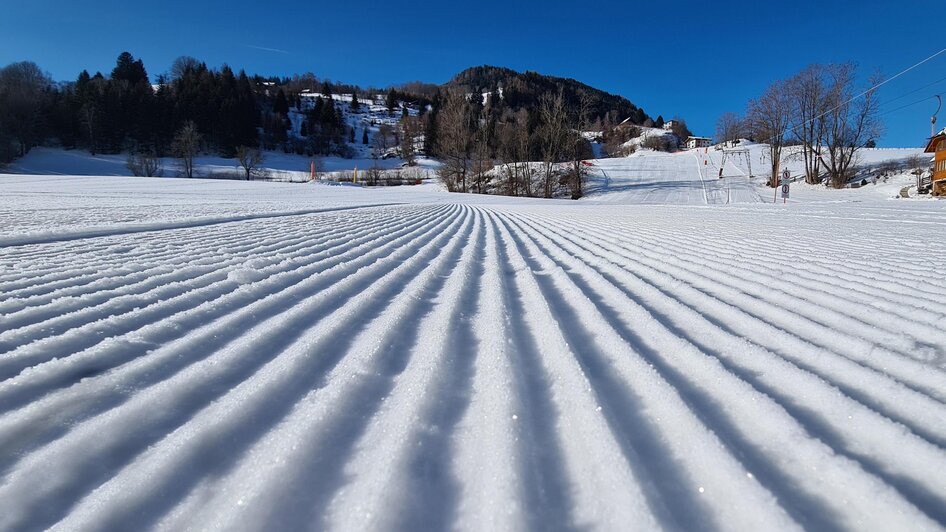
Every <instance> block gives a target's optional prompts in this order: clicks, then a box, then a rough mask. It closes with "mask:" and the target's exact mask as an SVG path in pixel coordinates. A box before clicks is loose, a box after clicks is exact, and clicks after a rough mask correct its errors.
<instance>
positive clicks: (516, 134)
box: [497, 109, 535, 196]
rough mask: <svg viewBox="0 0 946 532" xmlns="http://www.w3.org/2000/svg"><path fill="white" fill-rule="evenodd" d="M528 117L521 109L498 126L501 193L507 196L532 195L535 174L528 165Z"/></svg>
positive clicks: (529, 145)
mask: <svg viewBox="0 0 946 532" xmlns="http://www.w3.org/2000/svg"><path fill="white" fill-rule="evenodd" d="M528 120H529V115H528V112H527V111H526V110H525V109H521V110H520V111H519V112H518V113H516V114H515V115H512V114H511V113H510V116H508V117H507V119H506V120H505V121H504V122H503V123H501V124H500V125H499V130H498V133H497V134H498V136H499V157H500V158H501V159H502V163H503V164H502V166H503V183H502V185H501V187H502V190H503V193H504V194H506V195H508V196H532V195H534V193H535V192H534V190H535V189H534V186H533V182H532V180H533V178H534V174H535V172H534V171H533V167H532V165H531V164H530V163H529V155H530V153H529V151H530V147H531V144H530V137H529V126H528Z"/></svg>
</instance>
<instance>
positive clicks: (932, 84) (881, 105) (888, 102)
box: [878, 77, 946, 107]
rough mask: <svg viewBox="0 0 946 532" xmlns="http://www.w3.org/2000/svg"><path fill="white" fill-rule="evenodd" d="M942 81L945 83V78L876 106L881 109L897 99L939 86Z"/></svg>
mask: <svg viewBox="0 0 946 532" xmlns="http://www.w3.org/2000/svg"><path fill="white" fill-rule="evenodd" d="M944 81H946V77H944V78H940V79H938V80H936V81H934V82H933V83H927V84H926V85H923V86H922V87H920V88H918V89H913V90H912V91H910V92H905V93H903V94H901V95H900V96H897V97H896V98H892V99H890V100H887V101H886V102H884V103H882V104H880V105H878V107H883V106H885V105H889V104H891V103H893V102H895V101H897V100H899V99H901V98H906V97H907V96H909V95H911V94H916V93H918V92H920V91H921V90H924V89H928V88H930V87H932V86H934V85H938V84H940V83H942V82H944Z"/></svg>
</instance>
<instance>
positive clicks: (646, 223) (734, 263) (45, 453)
mask: <svg viewBox="0 0 946 532" xmlns="http://www.w3.org/2000/svg"><path fill="white" fill-rule="evenodd" d="M680 157H681V158H680V159H679V161H683V162H681V163H680V164H684V163H685V161H686V160H687V158H689V160H690V161H692V160H693V159H694V157H693V156H692V155H687V154H683V155H681V156H680ZM668 160H669V159H668ZM673 161H677V159H674V160H673ZM612 164H613V165H614V166H615V169H616V168H617V165H620V164H622V163H621V162H620V161H615V162H613V163H612ZM624 164H638V163H628V162H625V163H624ZM672 164H677V162H673V163H672ZM685 164H689V163H685ZM693 165H694V168H695V167H696V164H695V163H693ZM628 179H630V177H628ZM680 179H684V178H683V177H681V178H680ZM684 180H692V179H691V178H686V179H684ZM613 183H614V181H612V184H613ZM675 186H676V185H674V187H675ZM641 190H646V189H641ZM613 193H615V194H632V193H638V192H637V191H630V190H615V191H613ZM641 193H643V192H641ZM658 196H659V197H663V198H664V199H665V200H666V201H677V200H678V201H681V202H683V203H691V202H692V203H697V204H700V205H694V206H689V205H638V206H632V207H628V206H624V205H607V204H596V203H595V198H592V199H591V200H590V201H588V202H567V201H553V202H542V201H530V200H523V199H512V198H497V197H484V196H472V195H459V194H445V193H443V192H440V191H438V190H437V189H436V188H435V187H425V186H420V187H397V188H392V189H380V190H365V189H358V188H351V187H329V186H322V185H311V184H306V185H303V184H295V185H293V184H279V183H244V182H229V181H208V180H184V179H144V178H106V177H86V178H70V177H38V176H3V177H2V178H0V198H2V202H0V221H2V223H0V530H38V529H43V528H47V527H51V528H53V529H59V530H142V529H147V528H152V527H153V528H158V529H164V530H182V529H200V530H203V529H211V530H293V529H338V530H392V529H394V530H439V529H446V528H459V529H466V530H521V529H527V528H528V529H537V530H547V529H583V528H593V529H611V530H634V529H640V530H655V529H672V530H673V529H676V530H706V529H733V530H773V529H780V530H791V529H799V528H808V529H817V530H843V529H850V530H865V529H874V530H935V529H941V528H942V527H943V526H944V525H946V475H944V474H943V472H944V471H946V333H944V332H943V330H944V329H943V325H944V320H946V281H944V279H943V276H942V272H943V271H944V269H946V203H943V202H935V201H930V202H897V201H887V200H883V199H880V198H879V197H872V196H860V198H861V200H859V201H858V202H857V203H854V202H848V201H843V202H839V201H821V202H808V203H796V204H789V205H782V204H776V205H773V204H771V203H737V202H732V204H730V205H720V206H717V205H709V206H707V205H706V204H705V203H706V201H705V199H706V197H704V196H703V193H702V192H700V191H699V190H697V189H696V187H695V186H694V187H683V188H680V189H676V188H674V189H673V190H671V191H670V192H667V190H663V191H660V189H659V188H657V189H656V190H655V188H654V187H652V188H651V193H650V195H649V196H648V197H649V198H650V200H653V199H654V198H657V197H658ZM746 197H747V198H748V196H746ZM824 198H833V196H829V195H828V193H825V195H824ZM872 198H876V199H872ZM612 199H613V198H612ZM597 200H599V201H608V200H609V196H608V195H606V194H601V195H599V197H598V198H597ZM868 200H870V201H868ZM747 201H748V199H747Z"/></svg>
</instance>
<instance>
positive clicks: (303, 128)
mask: <svg viewBox="0 0 946 532" xmlns="http://www.w3.org/2000/svg"><path fill="white" fill-rule="evenodd" d="M299 135H301V136H302V137H303V138H305V137H308V136H309V126H308V125H307V122H306V121H305V120H303V121H302V125H300V126H299Z"/></svg>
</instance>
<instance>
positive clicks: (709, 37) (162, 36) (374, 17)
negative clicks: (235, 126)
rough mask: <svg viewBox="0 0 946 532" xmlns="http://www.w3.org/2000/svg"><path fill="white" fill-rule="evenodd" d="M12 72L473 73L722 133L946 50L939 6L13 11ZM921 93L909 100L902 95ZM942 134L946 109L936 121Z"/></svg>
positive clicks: (35, 4)
mask: <svg viewBox="0 0 946 532" xmlns="http://www.w3.org/2000/svg"><path fill="white" fill-rule="evenodd" d="M2 12H3V15H2V17H0V65H4V64H7V63H10V62H13V61H20V60H32V61H35V62H36V63H38V64H39V65H40V66H41V67H42V68H43V69H45V70H47V71H48V72H50V73H51V74H52V76H53V78H55V79H57V80H71V79H75V77H76V75H77V74H78V72H79V71H80V70H82V69H88V70H89V71H90V72H94V71H96V70H101V71H102V72H103V73H107V72H109V71H110V70H111V68H112V67H113V66H114V63H115V58H116V57H117V56H118V54H119V53H120V52H122V51H125V50H127V51H129V52H131V53H132V54H133V55H134V56H135V57H138V58H141V59H143V60H144V63H145V67H146V68H147V69H148V72H149V74H151V75H152V78H154V77H155V76H156V75H157V74H158V73H161V72H166V71H167V70H168V68H169V67H170V64H171V62H172V61H173V60H174V58H175V57H177V56H180V55H191V56H194V57H197V58H198V59H201V60H203V61H205V62H207V63H208V64H209V65H211V66H220V65H222V64H223V63H227V64H229V65H230V66H232V67H233V68H234V69H240V68H245V69H246V70H247V72H249V73H259V74H264V75H269V74H278V75H289V74H293V73H303V72H307V71H311V72H313V73H315V74H316V75H317V76H319V77H320V78H330V79H333V80H339V81H345V82H350V83H356V84H360V85H376V86H386V85H390V84H394V83H400V82H405V81H412V80H422V81H429V82H436V83H440V82H444V81H446V80H448V79H449V78H450V77H451V76H452V75H453V74H455V73H456V72H458V71H460V70H462V69H464V68H466V67H469V66H474V65H481V64H492V65H499V66H508V67H511V68H514V69H516V70H526V69H529V70H535V71H538V72H542V73H547V74H553V75H559V76H566V77H572V78H576V79H578V80H580V81H583V82H585V83H588V84H590V85H592V86H595V87H598V88H601V89H604V90H607V91H609V92H613V93H617V94H621V95H624V96H626V97H627V98H628V99H630V100H631V101H632V102H634V103H636V104H638V105H640V106H642V107H643V108H644V109H645V110H646V111H647V112H648V113H650V114H651V115H653V116H657V115H658V114H662V115H663V116H664V117H665V118H670V117H672V116H674V115H681V116H683V117H685V118H686V119H687V121H688V123H689V124H690V128H691V129H692V130H694V132H695V133H697V134H706V135H712V134H713V131H714V124H715V122H716V118H717V117H718V116H719V115H720V114H721V113H723V112H725V111H736V112H741V111H742V110H743V109H744V108H745V104H746V101H747V100H748V99H749V98H751V97H754V96H756V95H758V94H759V93H760V92H761V90H762V89H763V88H764V87H765V86H766V85H767V84H768V83H769V82H770V81H772V80H773V79H777V78H781V77H787V76H789V75H791V74H793V73H794V72H796V71H797V70H799V69H800V68H802V67H804V66H805V65H806V64H809V63H812V62H838V61H855V62H857V63H858V64H859V65H860V67H861V73H862V74H863V75H864V77H866V76H867V75H868V74H869V73H870V72H871V71H873V70H874V69H878V68H879V69H881V70H882V71H883V72H884V73H885V74H887V75H888V76H890V75H893V74H895V73H896V72H899V71H900V70H902V69H903V68H906V67H907V66H909V65H912V64H914V63H915V62H917V61H919V60H921V59H923V58H925V57H927V56H929V55H931V54H933V53H935V52H937V51H939V50H940V49H942V48H943V47H946V39H944V36H946V32H944V29H943V20H944V19H943V8H942V6H941V5H937V4H936V3H935V2H933V3H930V2H914V1H910V0H906V1H899V2H892V1H889V0H886V1H881V0H862V1H856V0H844V1H841V0H821V1H818V2H815V1H809V0H796V1H791V2H768V1H761V2H748V1H742V0H731V1H723V2H719V1H709V0H707V1H701V2H691V1H682V2H681V1H679V0H678V1H676V2H661V1H643V2H639V1H637V2H635V1H625V2H619V1H593V0H592V1H586V2H558V1H533V0H529V1H520V2H513V1H505V2H497V1H495V0H480V1H477V2H472V3H466V2H449V1H440V2H431V1H427V0H418V1H414V2H404V3H402V2H373V1H370V0H368V1H358V2H307V3H306V2H301V3H293V2H284V3H277V4H269V5H267V4H266V3H263V2H259V1H248V0H232V1H229V2H196V1H194V0H189V1H182V0H163V1H160V2H129V1H127V0H122V1H117V0H86V1H83V2H61V1H59V0H30V1H25V2H6V5H5V6H4V7H3V8H2ZM944 77H946V54H942V55H940V56H939V57H937V58H936V59H935V60H933V61H930V62H929V63H927V64H925V65H923V66H922V67H920V68H917V69H916V70H914V71H912V72H910V73H909V74H907V75H905V76H903V77H902V78H900V79H897V80H895V81H893V82H891V83H890V84H889V85H888V86H886V87H884V88H883V89H882V93H881V100H883V101H887V100H893V99H894V98H898V97H900V98H899V99H897V100H896V101H893V102H892V103H889V104H887V105H886V106H884V110H885V111H889V113H888V114H886V115H885V116H884V118H885V119H886V121H887V134H886V135H885V137H884V138H883V139H882V140H881V145H885V146H916V145H919V144H922V142H923V138H924V137H925V136H927V135H928V134H929V116H930V114H931V113H932V111H933V108H934V106H935V103H934V101H933V100H928V101H926V102H923V103H918V104H916V105H913V106H911V107H908V108H906V109H902V110H896V111H895V109H896V108H897V107H900V106H903V105H907V104H910V103H913V102H915V101H917V100H919V99H921V98H924V97H927V96H930V95H932V94H935V93H942V92H944V91H946V80H944V81H943V82H940V83H937V84H935V85H933V86H931V87H928V88H926V89H920V88H921V87H923V86H924V85H927V84H929V83H932V82H934V81H936V80H939V79H941V78H944ZM915 89H919V90H918V92H916V93H914V94H910V95H907V96H903V97H901V95H904V94H905V93H908V92H910V91H912V90H915ZM939 124H940V125H941V126H946V113H944V116H943V117H942V119H941V120H940V122H939Z"/></svg>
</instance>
